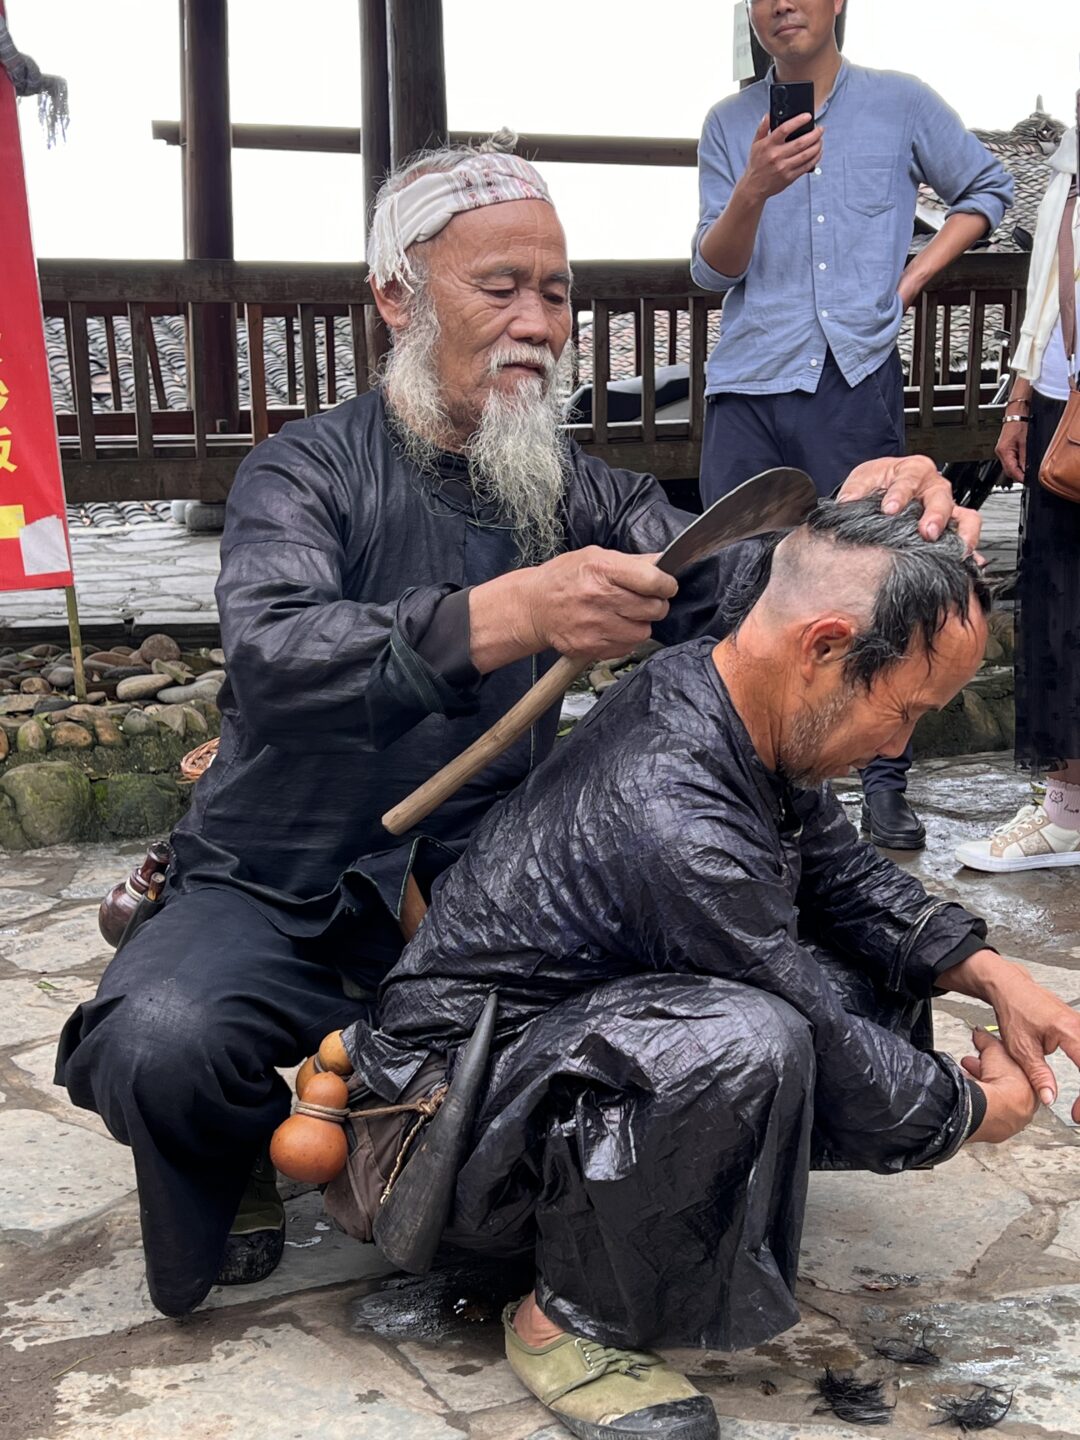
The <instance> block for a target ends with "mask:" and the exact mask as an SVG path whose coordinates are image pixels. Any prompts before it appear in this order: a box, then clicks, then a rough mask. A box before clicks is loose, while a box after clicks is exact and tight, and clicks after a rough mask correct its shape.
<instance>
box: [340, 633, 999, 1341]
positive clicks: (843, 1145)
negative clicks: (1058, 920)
mask: <svg viewBox="0 0 1080 1440" xmlns="http://www.w3.org/2000/svg"><path fill="white" fill-rule="evenodd" d="M712 645H713V642H712V641H710V640H708V639H705V640H696V641H693V642H690V643H688V644H684V645H681V646H678V647H675V648H672V649H669V650H667V651H665V652H664V653H663V654H661V655H657V656H656V657H654V659H653V660H651V661H650V662H649V663H648V664H647V665H645V666H643V667H642V668H640V669H639V670H638V671H636V672H635V673H633V674H632V675H631V676H630V677H629V678H628V679H627V680H626V681H624V682H623V683H622V684H621V685H619V686H618V687H617V688H616V689H615V690H613V691H612V692H610V693H609V695H608V696H606V697H605V699H604V700H603V701H602V702H601V703H600V704H598V705H597V706H596V707H595V709H594V710H593V711H592V712H591V713H590V715H589V716H588V717H587V719H586V720H584V721H583V722H582V723H581V724H579V726H578V727H577V730H576V732H575V734H574V735H573V737H572V739H570V740H569V741H568V742H567V743H566V744H565V745H564V746H563V747H562V748H561V749H560V750H559V751H557V752H556V754H554V755H553V756H552V757H551V759H550V760H548V762H547V763H546V764H545V765H543V766H542V767H540V768H539V769H538V770H537V771H535V772H534V773H533V774H532V775H531V776H530V777H529V778H528V780H527V781H526V782H525V783H524V784H523V785H522V786H521V787H520V788H519V789H518V790H517V791H515V793H514V794H513V795H511V796H510V797H509V798H508V799H507V800H506V801H505V802H504V803H503V804H501V805H500V806H499V807H498V808H497V809H496V810H495V811H493V813H492V814H491V815H490V816H489V818H488V819H487V821H486V822H485V823H484V824H482V825H481V827H480V828H479V830H478V831H477V833H476V834H475V836H474V838H473V840H472V842H471V844H470V847H469V849H468V850H467V852H466V853H465V856H464V857H463V859H462V860H461V861H459V862H458V864H457V865H456V867H455V868H454V869H453V870H452V871H451V872H450V873H449V874H448V875H447V876H446V877H445V878H444V879H443V880H442V882H441V884H440V886H439V889H438V893H437V895H436V898H435V901H434V903H433V905H432V908H431V910H430V912H429V914H428V917H427V919H426V921H425V923H424V925H423V926H422V927H421V929H420V931H419V932H418V934H417V936H416V938H415V940H414V941H413V942H412V943H411V944H410V945H409V946H408V947H407V949H406V951H405V953H404V955H403V956H402V959H401V961H400V962H399V963H398V965H397V966H396V967H395V969H394V970H393V971H392V972H391V974H390V976H389V978H388V980H387V982H386V984H385V986H384V989H383V991H382V995H381V998H380V1017H381V1028H380V1030H379V1031H377V1032H372V1031H370V1030H369V1028H368V1027H367V1026H366V1025H364V1024H363V1023H360V1024H358V1025H357V1026H356V1027H355V1028H354V1029H353V1030H351V1031H349V1032H347V1034H346V1043H347V1044H348V1045H349V1048H350V1050H351V1051H352V1053H353V1056H354V1059H355V1061H356V1064H357V1067H358V1069H359V1071H360V1072H361V1074H362V1075H363V1077H364V1079H365V1080H366V1081H367V1083H368V1084H369V1085H370V1086H371V1088H372V1089H373V1090H374V1091H375V1092H376V1093H377V1094H379V1095H381V1096H382V1097H384V1098H385V1099H388V1100H390V1099H396V1098H397V1097H398V1096H399V1095H400V1094H401V1093H403V1092H404V1091H405V1090H406V1089H407V1088H408V1086H409V1084H410V1081H411V1080H412V1079H413V1077H414V1075H415V1074H416V1071H417V1068H418V1066H419V1065H420V1063H421V1062H422V1060H423V1059H424V1057H425V1056H426V1055H427V1054H428V1053H429V1052H430V1051H452V1050H453V1049H454V1048H455V1047H456V1046H457V1045H458V1044H459V1043H460V1042H461V1040H462V1039H463V1038H464V1037H465V1036H466V1035H467V1034H468V1033H469V1032H470V1031H471V1028H472V1026H473V1025H474V1023H475V1021H476V1019H477V1016H478V1013H479V1010H480V1007H481V1005H482V1003H483V1000H484V998H485V997H486V995H487V994H488V993H489V992H490V990H491V989H492V988H494V989H495V990H497V991H498V995H499V1006H500V1008H499V1022H498V1037H497V1047H496V1048H497V1053H496V1056H495V1059H494V1061H493V1066H492V1072H491V1077H490V1083H489V1085H488V1088H487V1092H486V1096H485V1099H484V1100H483V1102H482V1106H481V1113H480V1115H479V1118H478V1123H477V1127H476V1132H475V1148H474V1149H473V1150H472V1153H471V1155H470V1156H469V1158H468V1160H467V1161H466V1164H465V1166H464V1168H463V1170H462V1172H461V1175H460V1177H459V1183H458V1191H457V1200H456V1208H455V1215H454V1220H453V1225H452V1235H451V1238H452V1239H454V1240H455V1241H456V1242H457V1243H458V1244H460V1245H464V1246H466V1247H470V1248H477V1249H480V1250H487V1251H490V1252H494V1253H510V1252H512V1251H514V1250H516V1249H520V1248H522V1247H524V1246H527V1245H530V1244H533V1243H534V1242H535V1244H536V1250H537V1265H538V1288H539V1292H540V1297H541V1301H542V1303H543V1304H544V1306H545V1308H546V1309H547V1311H548V1313H549V1314H550V1315H551V1316H552V1317H553V1318H555V1319H557V1320H559V1321H560V1322H561V1323H562V1324H564V1325H565V1326H567V1327H568V1328H571V1329H573V1330H576V1331H578V1332H579V1333H580V1332H583V1333H587V1334H590V1335H592V1336H594V1338H597V1339H599V1340H602V1341H604V1342H608V1343H611V1342H614V1343H622V1344H634V1345H641V1344H648V1343H666V1344H675V1343H687V1344H704V1345H709V1346H719V1347H733V1346H743V1345H754V1344H758V1343H760V1342H761V1341H763V1340H765V1339H767V1338H769V1337H770V1336H771V1335H773V1334H775V1333H776V1332H777V1331H779V1330H781V1329H783V1328H785V1327H786V1326H787V1325H790V1324H792V1323H793V1322H794V1320H795V1319H796V1318H797V1311H796V1309H795V1305H794V1300H793V1298H792V1290H793V1285H794V1279H795V1273H796V1266H797V1259H798V1247H799V1238H800V1233H801V1227H802V1214H803V1203H804V1198H805V1186H806V1180H807V1172H808V1169H809V1168H810V1165H811V1163H812V1162H814V1163H827V1164H834V1165H842V1166H855V1167H862V1168H868V1169H871V1170H876V1171H880V1172H891V1171H899V1170H902V1169H905V1168H907V1167H909V1166H912V1165H920V1164H926V1163H932V1162H935V1161H940V1160H942V1159H944V1158H947V1157H948V1156H949V1155H951V1154H952V1153H954V1152H955V1150H956V1149H957V1148H958V1147H959V1146H960V1145H961V1144H962V1143H963V1141H964V1139H965V1138H966V1137H967V1135H968V1133H969V1131H970V1127H971V1124H972V1117H973V1103H974V1102H973V1095H972V1091H971V1089H970V1088H969V1082H968V1081H967V1080H966V1078H965V1077H964V1076H963V1074H962V1072H961V1071H960V1070H959V1069H958V1068H957V1067H956V1066H955V1065H954V1064H953V1062H952V1061H951V1060H949V1059H947V1058H946V1057H943V1056H940V1055H935V1054H934V1053H933V1052H932V1051H931V1050H930V1049H929V1040H930V1032H929V1027H928V998H929V996H930V995H931V993H932V990H933V987H934V981H935V977H936V976H937V975H938V974H939V973H940V972H941V971H942V970H944V969H946V968H948V967H949V966H951V965H954V964H957V963H959V962H960V961H961V960H963V959H965V958H966V957H967V956H968V955H970V954H972V953H974V951H975V950H977V949H979V948H981V946H982V944H983V943H984V942H983V937H984V936H985V926H984V924H983V922H982V921H980V920H979V919H977V918H976V917H975V916H973V915H971V914H969V913H968V912H967V911H966V910H964V909H963V908H962V907H961V906H959V905H954V904H947V903H941V902H935V901H933V900H931V899H930V897H928V895H927V893H926V891H925V890H924V889H923V887H922V885H921V884H920V883H919V882H918V881H917V880H916V879H914V878H913V877H912V876H910V875H908V874H906V873H905V872H904V871H903V870H901V869H900V868H899V867H898V866H896V865H895V864H893V863H892V862H891V861H890V860H887V859H885V858H884V857H882V856H881V855H879V854H878V853H877V852H876V851H875V850H874V849H873V848H872V847H871V846H869V845H867V844H864V843H863V842H861V841H860V840H859V839H858V837H857V835H856V833H855V831H854V829H853V827H852V826H851V824H850V823H849V822H848V820H847V819H846V818H845V816H844V814H843V812H842V809H841V806H840V804H839V802H838V801H837V800H836V798H835V797H834V795H833V794H832V792H831V790H830V789H829V788H828V787H827V786H826V787H822V788H821V789H817V790H800V789H794V788H792V787H790V786H788V785H787V784H785V783H784V782H783V781H782V780H781V779H779V778H778V777H777V776H776V775H774V774H772V773H771V772H769V771H767V770H766V768H765V767H764V766H763V764H762V763H761V761H760V760H759V759H758V757H757V755H756V753H755V751H754V749H753V747H752V745H751V743H750V739H749V736H748V735H747V733H746V731H745V729H744V727H743V725H742V723H741V721H740V719H739V717H738V715H737V714H736V712H735V710H734V707H733V706H732V703H731V701H730V699H729V697H728V694H727V692H726V690H725V688H724V686H723V683H722V681H721V680H720V678H719V675H718V673H717V671H716V668H715V665H714V664H713V662H712V658H711V650H712ZM920 1047H922V1048H920Z"/></svg>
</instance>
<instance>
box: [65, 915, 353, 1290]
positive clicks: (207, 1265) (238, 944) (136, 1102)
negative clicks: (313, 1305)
mask: <svg viewBox="0 0 1080 1440" xmlns="http://www.w3.org/2000/svg"><path fill="white" fill-rule="evenodd" d="M358 930H359V926H358V925H357V924H353V923H351V922H350V921H349V920H348V919H345V920H342V921H338V922H336V923H335V925H334V927H333V928H332V929H330V930H329V931H327V932H326V933H324V934H323V935H321V936H317V937H315V938H305V937H297V936H293V935H288V934H284V933H282V931H281V930H279V929H278V928H276V927H275V926H274V925H273V924H272V923H271V921H270V920H269V919H268V918H267V916H266V915H265V914H264V912H263V911H262V910H260V909H259V908H257V907H256V906H255V905H253V904H251V903H250V902H249V901H248V900H246V899H245V898H244V897H243V896H242V895H240V894H238V893H237V892H230V891H225V890H212V889H207V890H198V891H194V892H192V893H190V894H186V895H179V896H173V897H172V898H170V899H169V900H168V902H167V903H166V904H165V905H164V906H163V908H162V909H161V911H159V913H158V914H156V915H155V916H154V917H153V918H152V919H151V920H149V921H147V923H146V924H145V925H143V926H142V928H141V929H140V930H138V931H137V932H136V934H135V935H134V936H133V937H132V939H131V940H130V941H129V942H128V944H127V945H125V946H124V948H123V949H122V950H121V951H120V952H119V953H118V954H117V955H116V956H115V957H114V958H113V960H112V961H111V963H110V964H109V966H108V968H107V970H106V971H105V974H104V976H103V977H102V980H101V985H100V987H99V989H98V993H97V995H96V997H95V998H94V999H93V1000H90V1001H87V1002H86V1004H84V1005H80V1006H79V1008H78V1009H77V1010H76V1011H75V1013H74V1014H73V1015H72V1017H71V1019H70V1020H69V1021H68V1023H67V1025H66V1027H65V1029H64V1033H63V1035H62V1036H61V1039H60V1049H59V1054H58V1057H57V1069H56V1083H57V1084H60V1085H65V1086H66V1087H67V1089H68V1093H69V1094H70V1096H71V1098H72V1100H73V1101H74V1102H75V1104H76V1105H80V1106H82V1107H83V1108H84V1109H87V1110H96V1111H97V1113H98V1114H99V1115H100V1116H101V1117H102V1119H103V1120H104V1121H105V1124H106V1125H107V1126H108V1127H109V1130H110V1131H111V1132H112V1134H113V1135H114V1136H115V1137H116V1139H117V1140H119V1141H121V1143H122V1144H125V1145H130V1146H131V1149H132V1153H133V1156H134V1160H135V1175H136V1180H137V1182H138V1189H139V1210H140V1216H141V1221H142V1235H143V1248H144V1251H145V1255H146V1274H147V1280H148V1283H149V1287H150V1298H151V1299H152V1300H153V1302H154V1304H155V1305H156V1306H157V1308H158V1309H159V1310H161V1311H163V1312H164V1313H165V1314H166V1315H183V1314H186V1313H187V1312H188V1311H189V1310H192V1309H194V1307H195V1306H196V1305H198V1304H199V1302H200V1301H201V1300H202V1299H204V1297H205V1296H206V1294H207V1292H208V1291H209V1290H210V1288H211V1286H212V1285H213V1283H214V1280H215V1277H216V1276H217V1273H218V1269H219V1267H220V1263H221V1258H222V1254H223V1251H224V1247H225V1240H226V1237H227V1235H228V1231H229V1227H230V1225H231V1223H232V1221H233V1218H234V1216H235V1214H236V1209H237V1206H238V1204H239V1202H240V1198H241V1195H242V1194H243V1190H244V1185H245V1182H246V1180H247V1177H248V1175H249V1173H250V1171H251V1168H252V1165H253V1164H254V1162H255V1160H256V1158H257V1157H258V1155H259V1154H260V1152H261V1150H262V1149H263V1147H264V1146H265V1145H266V1143H267V1141H268V1140H269V1138H270V1136H271V1134H272V1133H273V1131H274V1128H275V1127H276V1126H277V1125H278V1124H280V1122H281V1121H282V1120H283V1119H284V1118H285V1117H286V1115H287V1114H288V1113H289V1106H290V1095H289V1089H288V1086H287V1085H286V1084H285V1082H284V1081H283V1080H282V1079H281V1077H280V1076H279V1075H278V1074H277V1069H276V1067H287V1066H290V1065H295V1064H297V1063H298V1062H299V1061H300V1060H301V1059H303V1057H304V1056H305V1055H308V1054H309V1053H310V1052H311V1051H312V1050H314V1049H316V1048H317V1047H318V1044H319V1042H320V1041H321V1040H322V1038H323V1036H324V1035H325V1034H326V1033H327V1031H328V1030H333V1029H336V1028H338V1027H340V1026H343V1025H346V1024H349V1023H350V1022H351V1021H353V1020H355V1019H356V1018H357V1017H358V1015H362V1014H364V1012H365V1007H364V1002H363V1001H361V1000H357V999H352V998H347V997H346V995H345V993H344V990H343V985H342V969H341V968H339V966H340V961H341V960H342V958H343V957H344V958H347V957H348V955H349V953H350V950H351V949H352V948H353V947H354V946H356V944H357V942H358V940H359V939H360V938H361V937H360V936H359V934H358V933H357V931H358Z"/></svg>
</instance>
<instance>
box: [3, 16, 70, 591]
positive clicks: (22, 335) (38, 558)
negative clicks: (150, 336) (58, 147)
mask: <svg viewBox="0 0 1080 1440" xmlns="http://www.w3.org/2000/svg"><path fill="white" fill-rule="evenodd" d="M3 8H4V7H3V0H0V14H2V13H3ZM73 583H74V581H73V577H72V573H71V553H70V549H69V546H68V535H67V522H66V518H65V511H64V483H63V480H62V478H61V473H60V452H59V449H58V447H57V441H56V423H55V421H54V419H53V407H52V393H51V391H50V388H49V370H48V364H47V361H46V358H45V335H44V332H43V330H42V324H41V298H40V295H39V293H38V278H37V267H36V266H35V264H34V251H33V247H32V245H31V243H30V213H29V210H28V208H27V203H26V180H25V177H24V175H23V163H22V147H21V145H20V143H19V125H18V120H17V119H16V115H15V90H14V87H13V86H12V84H11V81H10V80H9V79H8V77H7V75H6V73H5V72H4V70H3V69H0V590H45V589H61V588H64V587H66V586H69V585H71V584H73Z"/></svg>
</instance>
